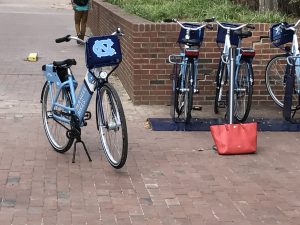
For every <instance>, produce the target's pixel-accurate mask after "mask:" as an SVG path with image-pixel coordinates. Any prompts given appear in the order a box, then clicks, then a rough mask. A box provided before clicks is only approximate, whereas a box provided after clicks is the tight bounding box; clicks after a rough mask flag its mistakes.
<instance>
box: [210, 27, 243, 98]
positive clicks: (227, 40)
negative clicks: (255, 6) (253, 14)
mask: <svg viewBox="0 0 300 225" xmlns="http://www.w3.org/2000/svg"><path fill="white" fill-rule="evenodd" d="M216 22H217V24H218V25H219V26H221V27H222V28H224V29H226V35H225V42H224V46H223V51H222V54H221V60H222V62H223V63H225V64H226V69H227V74H230V62H229V58H228V57H229V50H230V48H231V47H232V45H231V42H230V31H231V30H240V29H242V28H243V27H245V26H247V24H242V25H240V26H238V27H235V28H230V27H228V28H227V27H225V26H223V25H222V24H221V23H220V22H218V21H216ZM237 49H240V40H239V42H238V46H237ZM241 57H242V55H241V54H236V57H235V65H236V68H235V71H234V74H235V75H234V86H235V87H236V85H237V83H236V80H237V79H236V78H237V75H238V71H239V66H240V64H241ZM222 87H223V84H222V86H221V88H222ZM221 91H222V90H221ZM219 98H221V95H220V96H219ZM219 100H221V99H219Z"/></svg>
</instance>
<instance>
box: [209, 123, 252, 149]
mask: <svg viewBox="0 0 300 225" xmlns="http://www.w3.org/2000/svg"><path fill="white" fill-rule="evenodd" d="M210 131H211V134H212V137H213V139H214V142H215V145H216V147H217V151H218V153H219V154H220V155H234V154H246V153H255V152H256V145H257V123H241V124H223V125H212V126H210Z"/></svg>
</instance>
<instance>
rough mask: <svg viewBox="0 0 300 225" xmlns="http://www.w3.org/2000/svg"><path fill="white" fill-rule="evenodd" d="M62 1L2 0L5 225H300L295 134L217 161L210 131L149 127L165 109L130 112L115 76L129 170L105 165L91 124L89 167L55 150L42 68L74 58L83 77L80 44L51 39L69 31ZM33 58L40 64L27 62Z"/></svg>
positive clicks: (264, 138) (1, 209) (0, 159)
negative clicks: (44, 115)
mask: <svg viewBox="0 0 300 225" xmlns="http://www.w3.org/2000/svg"><path fill="white" fill-rule="evenodd" d="M65 2H68V1H63V0H56V1H50V0H35V1H32V0H31V1H29V0H22V1H21V0H19V1H17V0H0V27H1V28H2V29H0V36H1V41H0V49H1V53H0V124H1V126H0V224H1V225H9V224H13V225H25V224H28V225H29V224H30V225H31V224H32V225H35V224H37V225H53V224H59V225H69V224H74V225H77V224H78V225H83V224H88V225H97V224H98V225H128V224H133V225H160V224H162V225H176V224H182V225H275V224H281V225H298V224H300V189H299V187H300V179H299V177H300V147H299V146H300V134H299V133H287V132H285V133H283V132H276V133H272V132H264V133H258V149H257V154H253V155H243V156H219V155H218V154H216V153H215V152H214V151H213V150H211V146H212V144H213V142H212V138H211V135H210V133H209V132H154V131H151V130H150V129H148V128H147V124H146V123H145V122H146V119H147V118H148V117H168V116H169V115H168V111H169V109H168V107H163V106H133V104H132V103H131V101H130V99H129V97H128V96H127V94H126V92H125V91H124V89H123V88H122V86H121V85H120V83H119V81H118V80H117V79H116V78H113V79H112V81H113V82H114V84H115V86H116V87H117V89H118V91H119V92H120V93H122V101H123V104H124V108H125V113H126V117H127V122H128V132H129V155H128V161H127V163H126V165H125V167H124V168H122V169H121V170H114V169H113V168H112V167H111V166H110V165H109V164H108V163H107V161H106V159H105V157H104V155H103V152H102V150H101V147H100V145H99V143H98V139H97V132H96V127H95V123H94V121H93V120H91V121H89V123H88V127H85V128H84V129H83V139H84V140H85V141H86V145H87V147H88V149H89V151H90V153H91V156H92V159H93V161H92V162H88V160H87V157H86V155H85V153H84V151H83V150H82V149H81V148H79V151H78V153H77V158H76V159H77V161H76V163H75V164H72V163H71V160H72V151H70V152H67V153H66V154H58V153H56V152H55V151H53V150H52V149H51V147H50V145H49V144H48V141H47V139H46V136H45V134H44V131H43V127H42V123H41V122H42V120H41V106H40V103H39V99H40V91H41V88H42V85H43V82H44V78H43V76H42V73H41V66H42V65H43V64H45V63H47V62H51V61H53V60H55V59H56V60H58V59H64V58H67V57H74V58H76V59H77V60H78V62H79V63H78V64H79V65H77V66H76V67H74V72H75V73H76V72H77V73H78V74H80V73H81V74H82V72H83V71H84V56H83V48H82V47H80V46H77V45H76V43H62V44H55V43H54V39H55V38H57V37H61V36H64V35H66V34H69V33H70V34H74V27H73V20H72V19H73V13H72V11H71V9H70V6H69V5H67V4H66V3H65ZM30 52H38V54H39V61H38V62H36V63H30V62H26V61H24V60H23V59H24V58H25V57H26V56H27V55H28V54H29V53H30ZM76 78H77V79H78V81H80V80H82V78H83V76H82V75H78V76H76ZM271 110H272V111H271ZM90 111H92V112H93V111H94V102H92V104H91V109H90ZM211 111H212V109H211V108H209V107H204V112H199V113H200V115H202V116H207V115H209V114H211ZM252 113H253V114H255V115H262V116H271V115H272V116H280V112H279V111H278V110H277V111H273V108H272V109H267V108H264V109H262V108H260V109H257V110H255V111H253V112H252Z"/></svg>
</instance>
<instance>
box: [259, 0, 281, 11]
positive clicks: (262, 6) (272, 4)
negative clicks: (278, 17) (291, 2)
mask: <svg viewBox="0 0 300 225" xmlns="http://www.w3.org/2000/svg"><path fill="white" fill-rule="evenodd" d="M271 10H278V0H259V11H260V12H267V11H271Z"/></svg>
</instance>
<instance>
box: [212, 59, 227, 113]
mask: <svg viewBox="0 0 300 225" xmlns="http://www.w3.org/2000/svg"><path fill="white" fill-rule="evenodd" d="M225 68H226V66H225V63H223V62H222V61H221V59H220V62H219V66H218V71H217V75H216V94H215V104H214V112H215V114H218V113H219V108H220V104H221V102H222V100H223V99H222V92H223V87H224V83H225ZM224 104H226V103H224Z"/></svg>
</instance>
